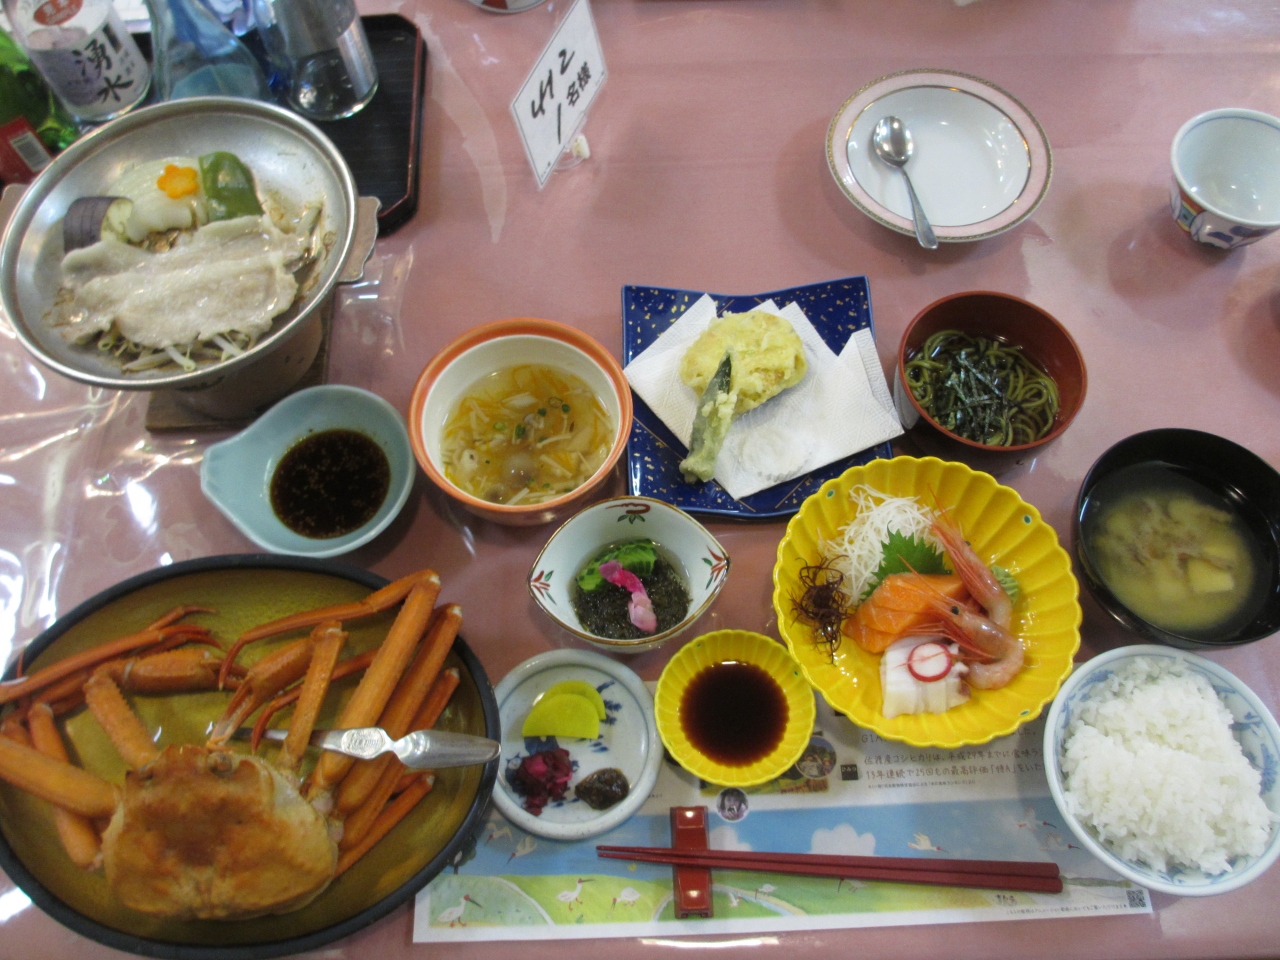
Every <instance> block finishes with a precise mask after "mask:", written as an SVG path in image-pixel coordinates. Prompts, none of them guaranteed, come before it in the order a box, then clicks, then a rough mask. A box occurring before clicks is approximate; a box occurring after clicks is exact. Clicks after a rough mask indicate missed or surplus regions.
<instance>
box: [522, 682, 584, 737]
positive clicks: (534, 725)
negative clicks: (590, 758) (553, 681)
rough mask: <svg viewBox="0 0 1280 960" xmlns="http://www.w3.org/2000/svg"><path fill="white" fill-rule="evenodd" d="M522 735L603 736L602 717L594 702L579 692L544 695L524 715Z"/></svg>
mask: <svg viewBox="0 0 1280 960" xmlns="http://www.w3.org/2000/svg"><path fill="white" fill-rule="evenodd" d="M520 735H521V736H525V737H581V738H582V739H584V740H594V739H596V738H597V737H598V736H600V718H599V717H598V716H597V715H596V708H595V705H594V704H593V703H592V702H591V701H590V700H588V699H587V698H586V697H582V696H579V695H578V694H576V693H557V694H556V695H555V696H553V697H548V696H544V697H542V699H540V700H539V701H538V702H537V703H535V704H534V705H533V709H532V710H530V711H529V716H527V717H525V720H524V726H523V727H521V728H520Z"/></svg>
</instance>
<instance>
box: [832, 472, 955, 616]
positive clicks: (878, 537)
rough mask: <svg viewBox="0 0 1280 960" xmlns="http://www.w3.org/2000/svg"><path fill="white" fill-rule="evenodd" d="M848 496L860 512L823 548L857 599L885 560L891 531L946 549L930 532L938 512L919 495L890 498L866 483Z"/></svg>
mask: <svg viewBox="0 0 1280 960" xmlns="http://www.w3.org/2000/svg"><path fill="white" fill-rule="evenodd" d="M849 498H850V499H851V500H852V501H853V506H854V509H855V510H856V511H857V515H856V516H855V517H854V518H853V520H852V522H850V523H849V524H848V525H847V526H845V527H844V528H842V529H841V531H840V536H839V537H837V538H836V539H834V540H828V541H826V542H824V543H823V545H822V548H823V550H824V552H826V553H827V554H828V555H829V556H831V557H833V559H832V561H831V565H832V566H833V567H835V568H836V569H837V570H839V571H840V572H841V573H843V574H844V575H845V588H846V589H847V591H848V593H849V596H851V597H853V598H854V599H855V600H856V599H857V598H859V597H861V596H862V594H863V592H864V591H865V590H866V588H867V584H868V583H869V582H870V580H871V577H872V575H873V574H875V572H876V570H877V569H879V567H880V561H881V560H883V559H884V545H885V543H887V542H888V540H889V531H891V530H896V531H897V532H898V533H900V534H902V535H903V536H904V537H919V538H920V539H921V540H923V541H924V542H926V543H928V544H930V545H931V546H933V547H935V548H936V549H937V550H938V551H939V552H940V553H941V552H943V550H944V548H943V545H942V544H941V543H940V542H939V541H938V540H937V538H935V537H934V536H933V534H932V532H931V531H930V527H931V526H932V524H933V521H934V519H935V517H936V516H937V514H935V513H934V512H933V511H932V510H930V509H929V508H928V507H926V506H925V505H924V504H922V503H921V502H920V501H919V499H917V498H916V497H891V496H889V495H888V494H886V493H881V492H880V491H879V490H876V489H875V488H874V487H869V486H867V485H866V484H865V483H863V484H859V485H858V486H856V487H854V488H853V489H852V490H850V491H849Z"/></svg>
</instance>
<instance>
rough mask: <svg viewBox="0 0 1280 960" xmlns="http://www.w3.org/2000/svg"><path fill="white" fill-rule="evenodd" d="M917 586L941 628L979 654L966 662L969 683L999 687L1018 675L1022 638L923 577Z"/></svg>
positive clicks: (970, 650) (953, 638)
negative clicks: (969, 607) (977, 657)
mask: <svg viewBox="0 0 1280 960" xmlns="http://www.w3.org/2000/svg"><path fill="white" fill-rule="evenodd" d="M917 576H919V575H918V574H917ZM916 587H917V589H918V590H919V591H920V596H921V599H923V600H925V602H926V603H927V604H928V606H929V609H931V610H932V611H933V612H934V613H935V614H937V616H938V618H939V619H940V621H941V626H942V630H943V632H944V633H945V634H946V635H947V636H948V637H950V638H951V639H952V640H954V641H955V642H956V643H958V644H960V647H961V648H962V649H964V650H966V651H968V652H970V653H976V654H978V655H979V656H980V657H981V658H982V659H974V660H972V661H971V662H970V663H969V675H968V676H967V677H966V678H965V679H966V680H967V681H968V683H969V686H971V687H974V688H976V689H978V690H998V689H999V688H1000V687H1003V686H1005V685H1006V684H1008V683H1009V681H1011V680H1012V679H1013V678H1014V677H1016V676H1017V675H1018V671H1019V670H1021V669H1022V663H1023V659H1024V656H1023V650H1022V641H1021V640H1019V639H1018V638H1017V637H1016V636H1014V635H1013V634H1012V633H1010V632H1009V631H1008V630H1007V629H1005V628H1004V627H1002V626H1001V625H1000V624H998V623H996V622H995V620H993V619H991V618H989V617H984V616H982V614H979V613H974V612H973V611H972V610H970V609H968V608H967V607H964V606H962V605H961V604H959V603H957V602H955V601H954V600H949V599H947V597H945V596H943V594H942V593H940V592H939V591H937V590H936V589H934V587H933V586H932V585H931V584H930V583H929V582H928V581H926V580H924V578H923V577H920V578H919V580H918V581H917V582H916Z"/></svg>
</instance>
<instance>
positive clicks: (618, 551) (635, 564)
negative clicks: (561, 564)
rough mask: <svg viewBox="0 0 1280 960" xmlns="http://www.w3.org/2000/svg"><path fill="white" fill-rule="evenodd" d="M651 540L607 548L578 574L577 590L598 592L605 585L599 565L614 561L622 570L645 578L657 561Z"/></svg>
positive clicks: (631, 541)
mask: <svg viewBox="0 0 1280 960" xmlns="http://www.w3.org/2000/svg"><path fill="white" fill-rule="evenodd" d="M654 546H655V545H654V542H653V541H652V540H628V541H627V542H626V543H620V544H618V545H617V546H615V547H609V548H608V549H606V550H605V551H604V552H603V553H601V554H600V555H599V556H598V557H596V558H595V559H594V560H592V561H591V562H590V563H589V564H587V565H586V566H585V567H583V568H582V572H581V573H579V574H578V589H579V590H582V591H583V592H584V593H591V592H592V591H593V590H599V589H600V588H601V587H602V586H604V584H605V579H604V577H602V576H600V564H602V563H608V562H609V561H610V560H616V561H618V563H619V564H621V566H622V568H623V569H624V570H630V571H631V572H632V573H634V574H635V575H636V576H637V577H647V576H649V574H651V573H653V563H654V561H655V560H657V559H658V554H657V551H656V550H655V549H654Z"/></svg>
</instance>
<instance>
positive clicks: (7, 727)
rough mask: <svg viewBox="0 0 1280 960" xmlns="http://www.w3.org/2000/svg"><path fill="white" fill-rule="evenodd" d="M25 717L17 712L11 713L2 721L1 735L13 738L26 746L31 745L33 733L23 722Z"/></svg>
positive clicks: (0, 725) (0, 723)
mask: <svg viewBox="0 0 1280 960" xmlns="http://www.w3.org/2000/svg"><path fill="white" fill-rule="evenodd" d="M23 719H24V718H23V717H21V716H19V715H18V714H16V713H11V714H9V715H8V716H7V717H5V718H4V721H3V722H0V737H5V738H6V739H9V740H12V741H13V742H14V743H20V744H22V745H23V746H24V747H29V746H31V734H30V733H28V732H27V728H26V725H25V724H24V723H23V722H22V721H23Z"/></svg>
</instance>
